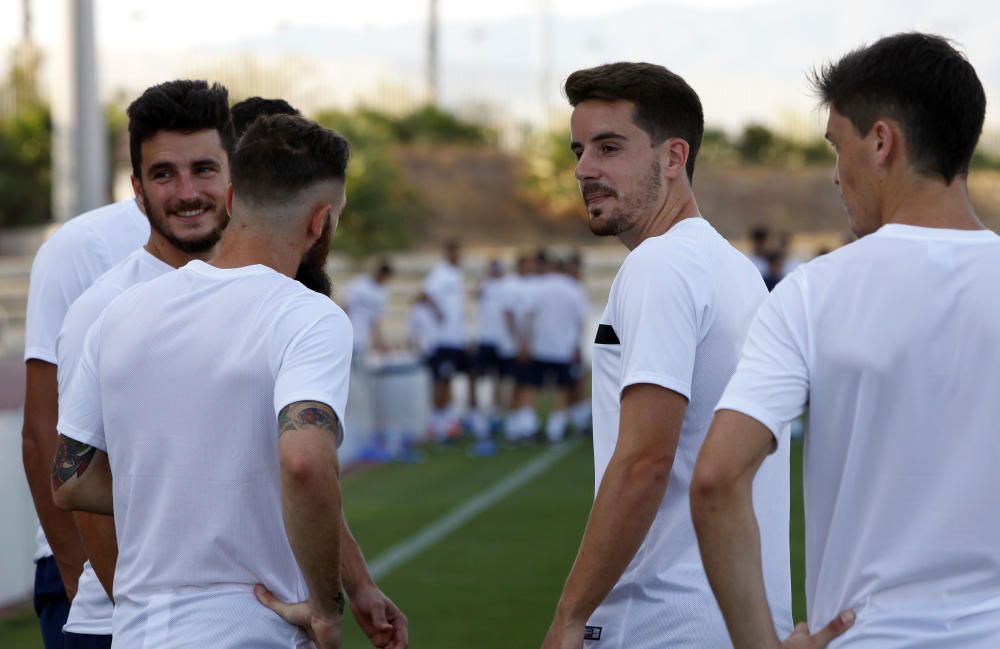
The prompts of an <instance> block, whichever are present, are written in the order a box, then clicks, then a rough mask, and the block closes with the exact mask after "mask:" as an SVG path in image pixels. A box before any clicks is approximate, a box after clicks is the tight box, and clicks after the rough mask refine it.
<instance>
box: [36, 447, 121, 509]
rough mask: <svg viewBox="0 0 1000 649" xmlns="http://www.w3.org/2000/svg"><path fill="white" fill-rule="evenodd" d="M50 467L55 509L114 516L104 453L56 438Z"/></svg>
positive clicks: (108, 469)
mask: <svg viewBox="0 0 1000 649" xmlns="http://www.w3.org/2000/svg"><path fill="white" fill-rule="evenodd" d="M51 467H52V499H53V501H54V502H55V504H56V507H58V508H60V509H65V510H67V511H68V510H74V511H85V512H92V513H94V514H105V515H107V516H110V515H111V514H113V513H114V511H115V510H114V504H113V499H112V494H113V491H112V485H111V465H110V464H109V463H108V455H107V453H105V452H104V451H101V450H99V449H97V448H96V447H93V446H90V445H89V444H84V443H83V442H78V441H77V440H75V439H71V438H69V437H66V436H65V435H60V436H59V444H58V446H57V447H56V456H55V459H54V460H53V461H52V465H51ZM70 519H71V520H72V517H70ZM74 525H75V523H74Z"/></svg>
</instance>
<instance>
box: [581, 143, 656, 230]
mask: <svg viewBox="0 0 1000 649" xmlns="http://www.w3.org/2000/svg"><path fill="white" fill-rule="evenodd" d="M661 174H662V168H661V166H660V162H659V160H653V162H652V163H651V164H650V166H649V169H648V171H647V172H646V174H645V175H644V176H642V177H641V178H640V179H639V181H638V183H636V186H635V190H634V191H630V192H628V193H626V194H624V195H621V194H619V192H617V191H616V190H615V189H614V188H613V187H611V186H609V185H605V184H604V183H599V182H596V181H591V182H585V183H583V184H582V185H581V186H580V191H581V193H582V194H583V196H584V197H586V196H588V195H592V194H597V193H606V194H609V195H610V196H611V197H612V198H614V199H618V204H617V205H615V206H614V207H612V208H611V209H610V211H609V212H608V214H607V215H605V214H604V211H605V210H604V209H603V208H599V207H598V208H594V209H592V210H588V211H590V221H589V225H590V231H591V232H592V233H593V234H595V235H597V236H599V237H615V236H618V235H619V234H621V233H623V232H627V231H628V230H631V229H632V228H633V227H635V226H636V225H637V224H638V223H639V222H640V221H641V220H642V219H643V217H644V216H647V215H648V213H649V212H651V211H652V210H653V209H654V207H655V205H656V202H657V198H658V197H659V194H660V188H661V187H662V186H663V179H662V177H661ZM584 202H585V203H586V199H584Z"/></svg>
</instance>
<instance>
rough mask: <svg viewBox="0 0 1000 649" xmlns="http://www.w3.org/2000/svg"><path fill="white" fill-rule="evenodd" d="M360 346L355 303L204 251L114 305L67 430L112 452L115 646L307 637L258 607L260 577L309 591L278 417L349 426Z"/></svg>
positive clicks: (73, 401) (285, 591)
mask: <svg viewBox="0 0 1000 649" xmlns="http://www.w3.org/2000/svg"><path fill="white" fill-rule="evenodd" d="M351 349H352V334H351V324H350V321H349V320H348V319H347V316H346V314H345V313H344V312H343V311H342V310H341V309H340V307H338V306H337V305H336V304H334V303H333V302H332V301H331V300H330V299H329V298H327V297H325V296H322V295H320V294H318V293H315V292H313V291H310V290H309V289H307V288H305V287H304V286H302V285H301V284H300V283H298V282H296V281H295V280H293V279H291V278H288V277H285V276H284V275H281V274H279V273H277V272H276V271H274V270H272V269H270V268H267V267H264V266H259V265H255V266H248V267H244V268H235V269H220V268H216V267H214V266H210V265H208V264H205V263H204V262H200V261H192V262H190V263H189V264H187V265H186V266H184V267H183V268H181V269H180V270H178V271H175V272H171V273H167V274H165V275H163V276H161V277H158V278H156V279H154V280H151V281H149V282H146V283H144V284H140V285H138V286H134V287H132V288H131V289H129V290H128V291H126V292H125V293H124V294H122V295H121V296H120V297H119V298H117V299H116V300H115V301H114V302H112V303H111V305H110V306H108V307H107V308H106V309H105V310H104V312H103V313H102V314H101V316H100V317H99V318H98V320H97V322H96V323H95V324H94V326H93V327H92V328H91V330H90V332H89V333H88V334H87V338H86V341H85V343H84V353H83V356H82V358H81V360H80V363H79V366H78V369H77V372H76V374H75V375H74V376H73V378H72V379H71V380H72V384H71V386H72V389H71V391H70V393H69V394H68V395H67V396H66V398H65V399H63V400H61V401H60V404H59V406H60V408H59V409H60V416H59V432H60V434H62V435H66V436H67V437H71V438H73V439H77V440H79V441H81V442H84V443H86V444H90V445H92V446H95V447H97V448H100V449H103V450H106V451H107V453H108V457H109V459H110V463H111V470H112V473H113V475H114V483H113V484H114V502H115V528H116V533H117V538H118V546H119V554H118V564H117V568H116V572H115V583H114V594H115V603H116V606H115V612H114V617H113V629H114V638H115V640H114V641H115V644H116V646H122V647H129V648H132V647H136V648H139V647H150V648H151V647H157V648H167V649H170V648H173V647H178V648H179V647H192V646H211V647H213V648H219V649H225V648H226V647H232V648H234V649H235V648H237V647H247V646H253V647H289V646H294V645H293V644H292V643H293V642H299V641H300V640H301V639H302V638H304V636H302V635H301V634H300V633H299V632H298V631H297V630H296V629H294V628H293V627H291V626H290V625H287V624H285V623H284V622H283V621H281V620H280V619H278V618H277V617H276V616H275V615H274V614H273V613H272V612H270V611H269V610H267V609H264V608H261V607H259V605H257V606H256V607H254V606H252V605H251V604H257V603H256V601H255V599H254V595H253V592H252V588H253V585H254V584H255V583H258V582H260V583H263V584H266V585H267V586H268V587H269V588H271V589H272V591H274V592H275V594H276V595H277V596H278V597H279V598H281V599H283V600H285V601H301V600H303V599H306V598H307V597H308V592H307V589H306V586H305V583H304V580H303V577H302V574H301V572H300V570H299V568H298V565H297V563H296V561H295V557H294V555H293V554H292V550H291V547H290V546H289V543H288V539H287V536H286V533H285V528H284V524H283V522H282V509H281V493H280V491H281V490H280V466H279V460H278V423H277V416H278V413H279V412H280V411H281V409H282V408H284V407H285V406H287V405H289V404H291V403H294V402H297V401H318V402H321V403H325V404H327V405H329V406H330V407H331V408H332V409H333V411H334V412H335V413H336V414H337V417H338V419H339V420H340V421H341V422H343V415H344V406H345V404H346V401H347V388H348V377H349V374H350V362H351ZM341 430H343V426H341ZM237 614H238V615H237ZM216 636H218V637H216ZM258 636H259V637H258ZM144 643H145V644H144Z"/></svg>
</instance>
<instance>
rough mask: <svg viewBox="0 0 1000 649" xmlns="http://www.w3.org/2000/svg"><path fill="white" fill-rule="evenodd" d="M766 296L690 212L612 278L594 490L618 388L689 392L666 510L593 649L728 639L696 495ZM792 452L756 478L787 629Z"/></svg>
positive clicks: (612, 598) (609, 603)
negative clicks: (709, 442) (704, 453)
mask: <svg viewBox="0 0 1000 649" xmlns="http://www.w3.org/2000/svg"><path fill="white" fill-rule="evenodd" d="M766 295H767V290H766V289H765V288H764V282H763V280H762V279H761V277H760V273H758V272H757V269H756V268H755V267H754V265H753V263H752V262H751V261H750V260H749V259H747V258H746V256H744V255H743V254H742V253H740V252H739V251H738V250H736V249H735V248H733V247H732V246H730V245H729V243H728V242H726V240H725V239H723V238H722V236H720V235H719V234H718V233H717V232H716V231H715V229H714V228H713V227H712V226H711V225H710V224H709V223H708V221H706V220H705V219H702V218H700V217H699V218H689V219H684V220H682V221H680V222H678V223H677V224H675V225H674V226H673V227H672V228H670V230H669V231H668V232H666V233H665V234H662V235H660V236H657V237H652V238H649V239H647V240H645V241H643V242H642V243H641V244H640V245H639V246H637V247H636V248H635V249H634V250H633V251H632V252H631V253H629V255H628V257H626V258H625V261H624V263H623V264H622V267H621V269H620V270H619V271H618V275H617V276H616V277H615V280H614V283H613V284H612V286H611V293H610V295H609V297H608V306H607V308H606V309H605V311H604V315H603V316H602V317H601V321H600V326H599V328H598V332H597V337H596V339H595V344H594V353H593V416H594V466H595V489H598V488H599V487H600V484H601V480H602V479H603V477H604V471H605V469H606V468H607V466H608V463H609V461H610V460H611V456H612V454H613V453H614V449H615V445H616V443H617V440H618V433H619V431H618V425H619V417H620V414H621V393H622V391H623V390H624V389H625V388H626V387H627V386H629V385H633V384H638V383H648V384H653V385H658V386H662V387H664V388H667V389H670V390H673V391H675V392H677V393H679V394H681V395H684V396H685V397H686V398H687V399H688V405H687V409H686V411H685V413H684V421H683V424H682V426H681V432H680V437H679V440H678V445H677V451H676V455H675V458H674V463H673V467H672V469H671V471H670V478H669V482H668V485H667V490H666V493H665V495H664V497H663V501H662V502H661V503H660V507H659V511H658V512H657V514H656V518H655V520H654V521H653V524H652V526H651V527H650V530H649V533H648V534H647V536H646V539H645V541H644V542H643V544H642V545H641V546H640V548H639V550H638V552H637V553H636V555H635V557H634V558H633V560H632V562H631V563H630V564H629V566H628V568H626V570H625V572H624V574H623V575H622V577H621V579H620V580H619V581H618V583H617V584H616V585H615V587H614V588H613V589H612V591H611V593H610V594H609V595H608V597H607V598H606V599H605V600H604V602H603V603H602V604H601V605H600V606H599V607H598V609H597V611H596V612H595V613H594V614H593V615H592V616H591V618H590V621H589V622H588V623H587V624H588V625H589V626H593V627H600V629H601V630H600V640H599V641H594V642H592V641H586V642H585V643H584V644H585V646H586V647H587V649H654V648H655V649H662V648H663V647H670V648H671V649H706V648H709V647H710V648H711V649H721V648H725V647H732V644H731V642H730V640H729V635H728V633H727V632H726V626H725V622H724V621H723V618H722V613H721V611H720V610H719V606H718V604H717V603H716V601H715V597H714V596H713V594H712V591H711V588H710V586H709V584H708V579H707V577H706V576H705V569H704V566H703V565H702V562H701V555H700V553H699V551H698V543H697V539H696V537H695V532H694V526H693V524H692V522H691V508H690V505H689V493H690V486H691V475H692V473H693V471H694V465H695V461H696V460H697V458H698V452H699V451H700V450H701V446H702V443H703V442H704V439H705V435H706V433H707V432H708V427H709V424H710V423H711V419H712V414H713V411H714V409H715V404H716V403H717V402H718V400H719V396H720V395H721V394H722V391H723V389H724V388H725V386H726V383H727V382H728V381H729V378H730V376H731V375H732V372H733V370H734V369H735V367H736V364H737V362H738V360H739V355H740V347H741V346H742V344H743V340H744V337H745V335H746V332H747V329H748V328H749V326H750V322H751V320H752V318H753V315H754V312H755V310H756V309H757V306H758V305H759V304H760V303H761V301H762V300H763V299H764V297H765V296H766ZM788 489H789V455H788V450H787V448H785V447H782V451H781V452H780V453H776V454H774V455H772V456H771V457H769V458H768V459H767V460H766V461H765V462H764V465H763V467H762V468H761V472H760V474H759V475H758V476H757V478H756V480H755V481H754V490H753V495H754V508H755V510H756V513H757V517H758V521H759V523H760V529H761V533H762V537H763V539H762V549H763V565H764V575H765V585H766V588H767V593H768V600H769V603H770V606H771V612H772V614H773V616H774V620H775V624H776V625H777V627H778V629H779V630H780V632H781V633H783V634H784V635H782V637H784V636H785V635H787V634H789V633H791V630H792V624H791V622H792V611H791V575H790V568H789V545H788V519H789V509H790V506H789V491H788Z"/></svg>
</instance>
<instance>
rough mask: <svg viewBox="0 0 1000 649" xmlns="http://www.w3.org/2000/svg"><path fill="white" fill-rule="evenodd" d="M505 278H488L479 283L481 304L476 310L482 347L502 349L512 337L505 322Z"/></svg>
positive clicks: (477, 336) (477, 329) (477, 332)
mask: <svg viewBox="0 0 1000 649" xmlns="http://www.w3.org/2000/svg"><path fill="white" fill-rule="evenodd" d="M504 281H505V280H504V278H502V277H487V278H486V279H484V280H483V281H482V282H480V283H479V303H478V305H477V307H478V308H477V309H476V338H477V340H478V342H479V344H480V345H493V346H494V347H496V348H497V349H500V348H501V347H503V346H507V345H506V340H505V339H506V338H508V337H509V336H510V334H509V332H508V331H507V323H506V322H505V321H504V315H503V314H504V299H503V298H504V296H503V291H504Z"/></svg>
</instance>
